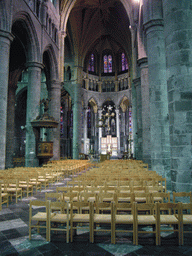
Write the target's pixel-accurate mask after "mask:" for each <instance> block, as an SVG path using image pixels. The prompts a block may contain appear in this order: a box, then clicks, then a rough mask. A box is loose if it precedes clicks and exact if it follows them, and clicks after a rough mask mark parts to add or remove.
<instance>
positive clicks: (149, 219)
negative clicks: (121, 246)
mask: <svg viewBox="0 0 192 256" xmlns="http://www.w3.org/2000/svg"><path fill="white" fill-rule="evenodd" d="M138 224H139V225H150V224H151V225H152V224H156V219H155V217H154V216H153V215H138Z"/></svg>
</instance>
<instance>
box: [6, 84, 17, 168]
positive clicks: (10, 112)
mask: <svg viewBox="0 0 192 256" xmlns="http://www.w3.org/2000/svg"><path fill="white" fill-rule="evenodd" d="M15 90H16V88H14V87H11V86H10V87H9V90H8V104H7V106H8V107H7V141H6V168H12V167H13V153H14V143H15Z"/></svg>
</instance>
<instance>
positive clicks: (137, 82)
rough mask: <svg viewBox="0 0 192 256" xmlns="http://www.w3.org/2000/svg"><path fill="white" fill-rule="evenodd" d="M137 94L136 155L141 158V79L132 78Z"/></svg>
mask: <svg viewBox="0 0 192 256" xmlns="http://www.w3.org/2000/svg"><path fill="white" fill-rule="evenodd" d="M134 84H135V88H136V94H137V146H138V147H137V156H136V158H137V159H139V160H142V159H143V137H142V104H141V103H142V101H141V80H140V78H137V79H134Z"/></svg>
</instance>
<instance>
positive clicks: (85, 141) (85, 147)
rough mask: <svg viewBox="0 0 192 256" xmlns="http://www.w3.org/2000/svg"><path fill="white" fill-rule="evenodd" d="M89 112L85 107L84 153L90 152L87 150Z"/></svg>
mask: <svg viewBox="0 0 192 256" xmlns="http://www.w3.org/2000/svg"><path fill="white" fill-rule="evenodd" d="M87 112H88V109H84V154H86V155H87V154H88V150H87Z"/></svg>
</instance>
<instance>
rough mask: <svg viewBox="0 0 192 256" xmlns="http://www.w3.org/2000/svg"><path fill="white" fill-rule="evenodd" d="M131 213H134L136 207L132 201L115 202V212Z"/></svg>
mask: <svg viewBox="0 0 192 256" xmlns="http://www.w3.org/2000/svg"><path fill="white" fill-rule="evenodd" d="M125 212H126V213H127V212H129V213H131V214H132V215H134V207H133V202H132V203H114V213H115V214H124V213H125Z"/></svg>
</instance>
